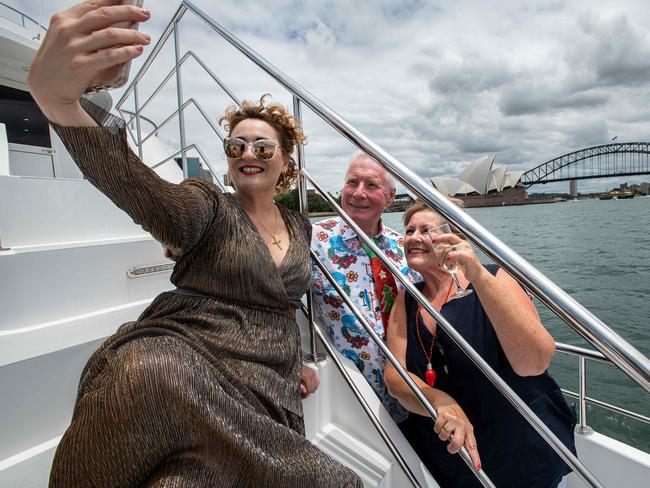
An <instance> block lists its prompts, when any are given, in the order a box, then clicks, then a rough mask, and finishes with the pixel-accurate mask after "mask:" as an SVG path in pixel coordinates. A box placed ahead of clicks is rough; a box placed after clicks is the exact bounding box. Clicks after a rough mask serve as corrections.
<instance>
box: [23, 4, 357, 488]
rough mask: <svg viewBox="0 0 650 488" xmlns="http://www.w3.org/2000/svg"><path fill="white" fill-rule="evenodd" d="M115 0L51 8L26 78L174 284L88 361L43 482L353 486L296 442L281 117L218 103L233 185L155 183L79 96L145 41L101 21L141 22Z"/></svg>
mask: <svg viewBox="0 0 650 488" xmlns="http://www.w3.org/2000/svg"><path fill="white" fill-rule="evenodd" d="M119 3H120V2H118V1H111V0H95V1H93V2H84V3H81V4H78V5H75V6H74V7H71V8H70V9H68V10H66V11H65V12H62V13H59V14H57V15H55V16H54V17H53V18H52V21H51V24H50V27H49V29H48V32H47V36H46V38H45V40H44V41H43V44H42V45H41V48H40V50H39V52H38V53H37V55H36V57H35V59H34V62H33V64H32V67H31V69H30V72H29V79H28V83H29V87H30V91H31V93H32V95H33V97H34V99H35V100H36V102H37V103H38V104H39V106H40V107H41V109H42V111H43V113H44V114H45V116H46V117H47V118H48V119H49V121H50V122H51V124H52V125H53V126H54V128H55V130H56V131H57V132H58V134H59V135H60V136H61V138H62V139H63V141H64V143H65V145H66V148H67V149H68V150H69V152H70V153H71V154H72V156H73V157H74V159H75V161H76V162H77V164H78V166H79V168H80V169H81V171H82V172H83V173H84V175H85V176H86V178H87V179H88V180H89V181H90V182H91V183H92V184H93V185H94V186H96V187H97V188H98V189H99V190H100V191H102V192H103V193H104V194H105V195H106V196H108V197H109V198H110V199H111V200H112V201H113V202H114V203H115V204H116V205H117V206H118V207H120V208H121V209H123V210H124V211H125V212H127V213H128V214H129V215H130V216H131V217H132V218H133V220H134V221H135V222H136V223H138V224H140V225H142V227H143V228H144V229H146V230H147V231H148V232H150V233H151V234H152V235H153V236H154V237H155V238H156V239H157V240H159V241H160V242H161V243H163V245H164V246H166V247H167V248H168V249H169V250H170V251H171V252H172V253H173V254H174V255H175V256H176V257H177V258H178V261H177V263H176V266H175V268H174V272H173V273H172V276H171V281H172V283H173V284H174V285H176V286H177V287H178V288H177V289H176V290H175V291H172V292H165V293H162V294H161V295H159V296H158V297H156V298H155V299H154V300H153V302H152V303H151V304H150V306H149V307H148V308H147V309H146V310H145V311H144V312H143V313H142V315H141V316H140V317H139V318H138V320H137V321H135V322H130V323H127V324H125V325H123V326H122V327H120V329H119V330H118V331H117V332H116V333H115V334H114V335H113V336H111V337H109V338H108V339H107V340H106V341H105V342H104V344H102V346H101V347H100V348H99V349H98V350H97V351H96V352H95V353H94V354H93V355H92V356H91V358H90V359H89V361H88V363H87V365H86V367H85V368H84V371H83V373H82V376H81V380H80V385H79V391H78V397H77V402H76V405H75V410H74V415H73V418H72V422H71V424H70V426H69V428H68V429H67V431H66V433H65V434H64V436H63V438H62V439H61V442H60V444H59V447H58V449H57V452H56V455H55V458H54V463H53V466H52V472H51V476H50V486H53V487H74V486H102V487H112V486H115V487H135V486H150V487H153V486H161V487H162V486H165V487H177V486H178V487H180V486H184V487H185V486H210V487H213V486H223V487H229V486H232V487H235V486H236V487H245V486H251V487H252V486H255V487H266V486H273V487H281V486H323V487H324V486H361V483H360V481H359V480H358V478H357V477H356V476H355V475H354V474H353V473H352V472H351V471H349V470H348V469H346V468H344V467H343V466H342V465H340V464H338V463H337V462H335V461H333V460H332V459H330V458H329V457H327V456H326V455H324V454H323V453H322V452H320V451H319V450H318V449H317V448H315V447H314V446H313V445H312V444H311V443H310V442H308V441H307V440H306V439H305V438H304V424H303V418H302V404H301V399H300V386H299V383H300V374H301V362H300V335H299V330H298V326H297V324H296V322H295V308H296V306H297V305H298V303H299V300H300V297H301V296H302V295H303V294H304V292H305V291H306V290H307V288H308V285H309V279H310V267H309V238H310V226H309V223H308V221H307V220H306V219H305V218H304V217H302V216H301V215H300V214H298V213H296V212H292V211H289V210H287V209H284V208H282V207H278V206H276V205H275V204H274V203H273V196H274V195H275V193H276V191H278V190H282V191H284V190H286V189H287V188H288V187H289V185H290V184H291V183H292V182H293V180H294V179H295V177H296V174H297V170H296V166H295V162H294V161H293V159H292V157H291V154H292V152H293V150H294V147H295V145H296V144H298V143H302V142H303V141H304V136H303V134H302V133H301V131H300V130H299V127H298V124H297V121H296V120H295V119H294V118H293V117H292V116H291V115H290V114H288V113H287V111H286V110H285V109H284V108H283V107H281V106H279V105H276V104H270V105H266V104H265V103H264V99H262V100H260V102H259V103H257V104H255V103H250V102H248V103H244V104H243V105H242V106H241V107H240V108H233V109H229V110H228V111H227V112H226V114H225V116H224V117H223V118H222V121H223V122H225V128H226V130H227V131H228V137H227V138H226V139H225V140H224V150H225V153H226V156H227V161H228V169H229V173H230V176H231V178H232V180H233V183H234V186H235V188H236V192H235V193H234V194H223V193H221V192H220V191H219V190H218V189H217V187H216V186H215V185H213V184H212V183H208V182H206V181H201V180H196V179H189V180H186V181H184V182H182V183H181V184H178V185H177V184H172V183H169V182H167V181H165V180H162V179H161V178H160V177H158V176H157V175H156V174H155V173H154V172H153V171H152V170H151V169H149V168H148V167H147V166H146V165H145V164H143V163H142V162H141V161H140V160H139V159H138V158H137V157H136V156H135V155H134V154H133V153H132V152H131V151H130V149H129V148H128V146H127V143H126V136H125V129H124V123H123V121H122V120H121V119H118V118H116V117H113V116H110V115H108V114H106V113H102V112H101V111H100V110H97V109H96V108H93V107H92V106H90V105H89V104H87V103H86V102H84V106H83V108H82V104H81V103H80V98H81V96H82V95H83V93H84V91H85V90H86V89H87V87H90V86H95V85H97V84H101V83H102V82H103V81H104V80H102V79H101V73H104V72H106V71H105V70H107V69H109V68H111V67H114V66H117V65H120V64H122V63H124V62H128V61H130V60H131V59H133V58H135V57H137V56H138V55H140V54H141V53H142V51H143V46H144V45H146V44H148V43H149V40H150V39H149V37H148V36H146V35H145V34H143V33H141V32H137V31H135V30H131V29H120V28H115V27H110V26H112V25H114V24H115V23H117V22H144V21H146V20H148V19H149V17H150V14H149V12H148V11H146V10H143V9H139V8H135V7H129V6H121V5H118V4H119Z"/></svg>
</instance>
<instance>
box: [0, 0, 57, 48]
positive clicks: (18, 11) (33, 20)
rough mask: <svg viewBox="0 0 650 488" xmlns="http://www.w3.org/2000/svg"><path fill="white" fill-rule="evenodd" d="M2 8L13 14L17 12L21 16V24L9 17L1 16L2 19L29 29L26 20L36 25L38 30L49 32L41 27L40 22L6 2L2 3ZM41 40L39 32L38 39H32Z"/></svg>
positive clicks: (0, 3)
mask: <svg viewBox="0 0 650 488" xmlns="http://www.w3.org/2000/svg"><path fill="white" fill-rule="evenodd" d="M0 6H2V7H5V8H6V9H8V10H11V11H13V12H16V13H17V14H18V15H20V24H19V23H17V22H14V21H13V20H12V19H10V18H9V17H5V16H4V15H0V17H2V18H3V19H7V20H8V21H9V22H13V23H14V24H16V25H19V26H21V27H24V28H25V29H26V28H27V26H26V25H25V19H27V20H29V21H30V22H32V23H33V24H35V25H36V27H37V28H40V29H42V30H43V32H47V27H45V26H43V25H41V23H40V22H39V21H38V20H35V19H32V18H31V17H30V16H29V15H26V14H24V13H22V12H21V11H20V10H17V9H15V8H13V7H12V6H10V5H7V4H6V3H4V2H0ZM40 38H41V33H40V32H39V33H37V34H36V37H35V38H34V39H32V40H34V41H35V40H39V39H40Z"/></svg>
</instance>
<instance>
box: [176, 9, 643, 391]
mask: <svg viewBox="0 0 650 488" xmlns="http://www.w3.org/2000/svg"><path fill="white" fill-rule="evenodd" d="M183 7H186V8H187V9H189V10H191V11H192V12H194V14H196V15H197V16H198V17H200V18H201V19H202V20H203V21H204V22H205V23H207V24H208V25H209V26H210V27H212V29H213V30H214V31H215V32H217V33H218V34H219V35H221V37H222V38H223V39H225V40H226V41H228V42H229V43H230V44H231V45H232V46H233V47H235V48H236V49H237V50H239V51H240V52H241V53H242V54H244V55H245V56H246V57H247V58H248V59H250V60H251V61H252V62H253V63H255V64H256V65H257V66H258V67H259V68H260V69H262V70H263V71H265V72H266V73H267V74H268V75H269V76H271V77H272V78H273V79H274V80H276V81H277V82H278V83H279V84H280V85H282V86H283V87H284V88H286V89H287V90H288V91H289V92H290V93H292V94H293V95H295V96H297V97H298V98H299V99H300V100H301V102H303V103H304V104H305V105H307V106H308V107H309V108H310V109H311V110H312V111H313V112H314V113H315V114H316V115H318V116H319V117H320V118H321V119H322V120H323V121H324V122H326V123H327V124H329V125H330V126H332V127H333V128H334V129H335V130H337V131H338V132H339V133H340V134H342V135H343V136H344V137H346V138H347V139H348V140H349V141H350V142H352V143H353V144H354V145H355V146H357V147H358V148H359V149H361V150H362V151H364V152H365V153H367V154H368V155H370V156H372V157H373V158H375V159H376V160H377V161H378V162H379V164H380V165H381V166H382V167H384V168H385V169H386V170H387V171H389V172H390V173H391V174H392V175H393V176H395V177H396V178H397V179H398V180H399V181H400V182H401V183H402V184H404V186H406V187H407V188H408V189H409V190H411V191H412V192H413V193H415V194H416V195H417V196H418V197H420V198H421V199H422V200H424V201H425V202H426V203H427V205H429V206H430V207H432V208H434V209H435V210H437V211H438V212H439V213H440V214H441V215H442V216H443V217H445V218H446V219H448V220H450V221H451V222H453V224H454V225H455V226H456V227H458V228H459V229H460V231H461V232H463V234H465V236H467V238H468V239H470V240H471V241H472V242H473V243H474V244H476V246H477V247H478V248H479V249H481V251H483V252H484V253H485V254H486V255H487V256H489V257H490V258H492V259H493V260H494V261H495V262H496V263H497V264H499V265H500V266H501V267H503V268H504V269H505V270H506V271H508V272H509V273H510V274H511V275H513V277H514V278H515V279H517V280H518V281H519V282H520V283H522V284H523V285H524V286H525V287H526V288H528V289H529V290H530V291H531V292H532V293H533V294H534V295H535V296H536V297H537V298H538V299H539V300H540V301H542V302H543V303H544V304H545V305H546V306H547V307H548V308H549V309H550V310H552V311H553V312H554V313H555V314H556V315H557V316H558V317H560V318H561V319H562V320H563V321H564V322H566V323H567V324H568V325H569V326H570V327H571V328H573V329H574V330H575V331H576V332H577V333H579V334H580V335H581V336H582V337H584V338H585V339H586V340H587V341H589V342H590V343H591V344H592V345H593V346H594V347H596V349H598V350H599V351H600V352H602V353H603V354H605V355H606V356H607V357H609V358H610V359H611V360H612V362H614V363H615V364H616V365H617V366H618V367H619V368H620V369H621V370H623V371H624V372H625V373H626V374H627V375H628V376H629V377H630V378H632V379H633V380H634V381H636V382H637V383H638V384H639V385H641V386H642V387H643V388H644V389H645V390H646V391H648V392H650V360H648V358H646V357H645V356H644V355H643V354H641V352H639V351H638V350H637V349H636V348H634V347H633V346H632V345H630V344H629V343H628V342H627V341H625V340H624V339H623V338H622V337H621V336H620V335H618V334H617V333H616V332H614V331H613V330H612V329H610V328H609V327H608V326H607V325H606V324H605V323H603V322H602V321H601V320H600V319H598V318H597V317H596V316H595V315H593V314H592V313H591V312H589V311H588V310H587V309H585V308H584V307H583V306H582V305H580V304H579V303H578V302H577V301H576V300H574V299H573V298H572V297H570V296H569V295H568V294H567V293H566V292H565V291H564V290H562V289H561V288H560V287H559V286H557V285H556V284H555V283H553V282H552V281H551V280H550V279H548V278H547V277H546V276H545V275H544V274H542V273H541V272H540V271H538V270H537V269H536V268H535V267H533V266H532V265H531V264H530V263H528V262H527V261H526V260H525V259H523V258H522V257H521V256H519V254H517V253H516V252H514V251H513V250H512V249H510V248H509V247H508V246H506V245H505V244H504V243H503V242H501V241H500V240H499V239H497V238H496V237H495V236H494V235H492V234H491V233H490V232H488V231H487V230H486V229H485V228H484V227H483V226H482V225H480V224H479V223H478V222H477V221H476V220H474V219H473V218H472V217H471V216H469V215H468V214H466V213H465V212H464V211H463V210H462V209H460V208H458V207H457V206H456V205H454V204H453V203H452V202H450V201H449V200H448V199H447V198H446V197H445V196H444V195H442V194H441V193H440V192H438V191H437V190H436V189H435V188H433V187H432V186H431V185H428V184H427V183H425V182H424V181H423V180H422V179H421V178H420V177H419V176H417V175H416V174H415V173H414V172H413V171H411V170H410V169H409V168H407V167H406V166H404V165H403V164H402V163H400V162H399V161H398V160H397V159H395V158H394V157H392V156H391V155H390V154H389V153H388V152H387V151H385V150H384V149H383V148H381V147H380V146H379V145H378V144H375V143H374V142H373V141H371V140H370V139H369V138H367V137H366V136H365V135H363V134H362V133H361V132H360V131H358V130H357V129H356V128H354V127H353V126H352V125H351V124H350V123H349V122H348V121H346V120H345V119H344V118H343V117H341V116H340V115H338V114H337V113H336V112H334V111H333V110H332V109H330V108H329V107H328V106H326V105H325V104H324V103H323V102H321V101H320V100H318V99H317V98H316V97H315V96H314V95H312V94H311V93H310V92H308V91H307V90H305V89H304V88H302V86H300V85H299V84H298V83H296V82H295V81H294V80H292V79H291V78H289V77H288V76H287V75H285V74H284V73H282V72H281V71H280V70H279V69H277V68H276V67H275V66H273V65H272V64H271V63H269V62H268V61H267V60H266V59H264V57H262V56H260V55H259V54H258V53H257V52H255V51H254V50H253V49H251V48H250V47H248V46H247V45H246V44H244V43H243V42H241V41H240V40H239V39H237V38H236V37H235V36H234V35H233V34H232V33H230V32H229V31H228V30H227V29H225V28H224V27H223V26H221V25H220V24H218V23H217V22H216V21H214V19H212V18H211V17H210V16H208V15H207V14H206V13H205V12H203V11H202V10H201V9H200V8H198V7H197V6H196V5H195V4H194V3H193V2H191V1H189V0H183V2H182V3H181V6H180V7H179V12H181V10H182V9H183ZM182 11H183V12H184V11H185V10H182ZM177 15H178V14H177ZM181 15H182V14H181Z"/></svg>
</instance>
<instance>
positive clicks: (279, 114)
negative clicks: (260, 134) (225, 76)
mask: <svg viewBox="0 0 650 488" xmlns="http://www.w3.org/2000/svg"><path fill="white" fill-rule="evenodd" d="M270 96H271V94H270V93H265V94H264V95H262V97H261V98H260V101H259V102H258V103H255V102H251V101H248V100H246V101H243V102H242V104H241V106H239V107H237V106H234V105H232V106H230V107H228V108H227V109H226V112H225V114H224V115H223V117H221V118H220V119H219V124H223V127H224V129H225V130H226V131H227V132H228V134H230V133H231V132H232V131H233V130H234V129H235V127H237V124H239V123H240V122H241V121H242V120H246V119H259V120H263V121H264V122H266V123H268V124H269V125H270V126H271V127H273V128H274V129H275V131H276V132H277V133H278V136H279V139H280V140H279V142H280V146H281V147H282V149H283V150H284V152H285V153H286V154H287V156H289V167H288V168H287V170H286V171H285V172H284V173H282V174H281V175H280V178H278V182H277V183H276V185H275V190H276V191H277V192H278V193H281V192H285V191H289V189H290V188H291V185H292V184H293V182H294V181H295V180H296V178H297V177H298V165H297V164H296V161H295V160H294V159H293V156H291V154H292V153H293V150H294V148H295V147H296V144H306V143H307V138H306V137H305V135H304V134H303V133H302V130H301V128H300V121H299V120H298V119H297V118H296V117H294V116H293V115H291V114H290V113H289V111H288V110H287V109H286V108H284V107H283V106H282V105H280V104H279V103H271V104H269V105H265V104H264V99H265V98H266V97H270Z"/></svg>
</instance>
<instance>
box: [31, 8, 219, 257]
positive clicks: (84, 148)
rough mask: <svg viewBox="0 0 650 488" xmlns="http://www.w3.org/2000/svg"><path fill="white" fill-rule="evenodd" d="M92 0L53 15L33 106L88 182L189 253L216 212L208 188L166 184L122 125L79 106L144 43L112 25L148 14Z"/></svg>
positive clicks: (37, 63) (35, 72) (38, 63)
mask: <svg viewBox="0 0 650 488" xmlns="http://www.w3.org/2000/svg"><path fill="white" fill-rule="evenodd" d="M117 3H119V1H116V0H96V1H94V2H84V3H81V4H78V5H75V6H73V7H71V8H69V9H68V10H66V11H64V12H61V13H58V14H55V15H54V16H53V17H52V20H51V22H50V27H49V29H48V32H47V35H46V36H45V39H44V41H43V43H42V44H41V47H40V49H39V51H38V53H37V54H36V56H35V58H34V61H33V63H32V66H31V68H30V71H29V76H28V80H27V81H28V84H29V88H30V91H31V93H32V95H33V96H34V99H35V100H36V102H37V103H38V105H39V106H40V108H41V110H42V111H43V113H44V114H45V116H46V117H47V118H48V119H49V120H50V122H51V123H52V124H53V126H54V128H55V130H56V131H57V132H58V134H59V135H60V136H61V138H62V139H63V142H64V144H65V145H66V148H67V149H68V151H69V152H70V153H71V155H72V157H73V158H74V159H75V161H76V162H77V165H78V166H79V168H80V169H81V171H82V172H83V173H84V175H85V176H86V177H87V178H88V180H89V181H90V182H91V183H92V184H93V185H94V186H96V187H97V188H98V189H99V190H100V191H102V192H103V193H104V194H105V195H106V196H108V197H109V198H110V199H111V200H112V201H113V202H114V203H115V204H116V205H117V206H118V207H120V208H121V209H122V210H124V211H125V212H127V213H128V214H129V215H130V216H131V217H132V218H133V220H134V221H135V222H136V223H138V224H140V225H142V226H143V228H144V229H145V230H147V231H148V232H150V233H151V234H152V235H153V236H154V237H155V238H156V239H158V240H159V241H161V242H163V243H164V244H165V245H166V246H167V247H169V248H170V249H172V250H173V251H174V252H175V254H179V253H182V252H183V251H187V250H188V249H189V248H191V247H192V246H193V245H194V244H195V243H196V242H198V240H199V239H200V237H201V235H202V234H203V232H204V230H205V229H206V227H207V225H208V224H209V222H210V221H211V219H212V218H213V215H214V211H215V202H216V201H215V199H214V197H213V196H211V195H210V193H211V188H210V187H209V185H207V184H206V183H202V182H199V181H187V182H184V183H182V184H180V185H176V184H172V183H169V182H167V181H165V180H163V179H162V178H160V177H159V176H158V175H157V174H156V173H155V172H154V171H152V170H151V169H150V168H148V167H147V166H146V165H145V164H143V163H142V162H141V161H140V160H139V159H138V158H137V156H135V154H133V152H132V151H131V150H130V149H129V147H128V144H127V142H126V132H125V128H124V122H123V121H122V120H121V119H119V118H117V117H114V116H111V115H109V114H106V113H104V112H102V111H101V110H99V109H97V108H96V107H94V106H92V104H89V103H87V102H86V103H84V107H82V103H81V102H80V99H81V96H82V95H83V93H84V91H85V90H86V88H87V87H88V86H92V85H93V84H96V83H97V82H99V81H101V76H102V73H104V72H105V70H106V69H107V68H110V67H112V66H115V65H118V64H122V63H124V62H127V61H130V60H131V59H133V58H135V57H137V56H139V55H140V54H141V53H142V50H143V46H144V45H145V44H148V43H149V41H150V39H149V36H147V35H146V34H144V33H142V32H138V31H135V30H133V29H119V28H115V27H111V26H112V25H113V24H115V23H116V22H143V21H146V20H148V18H149V13H148V11H146V10H143V9H138V8H136V7H133V6H122V5H115V4H117Z"/></svg>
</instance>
